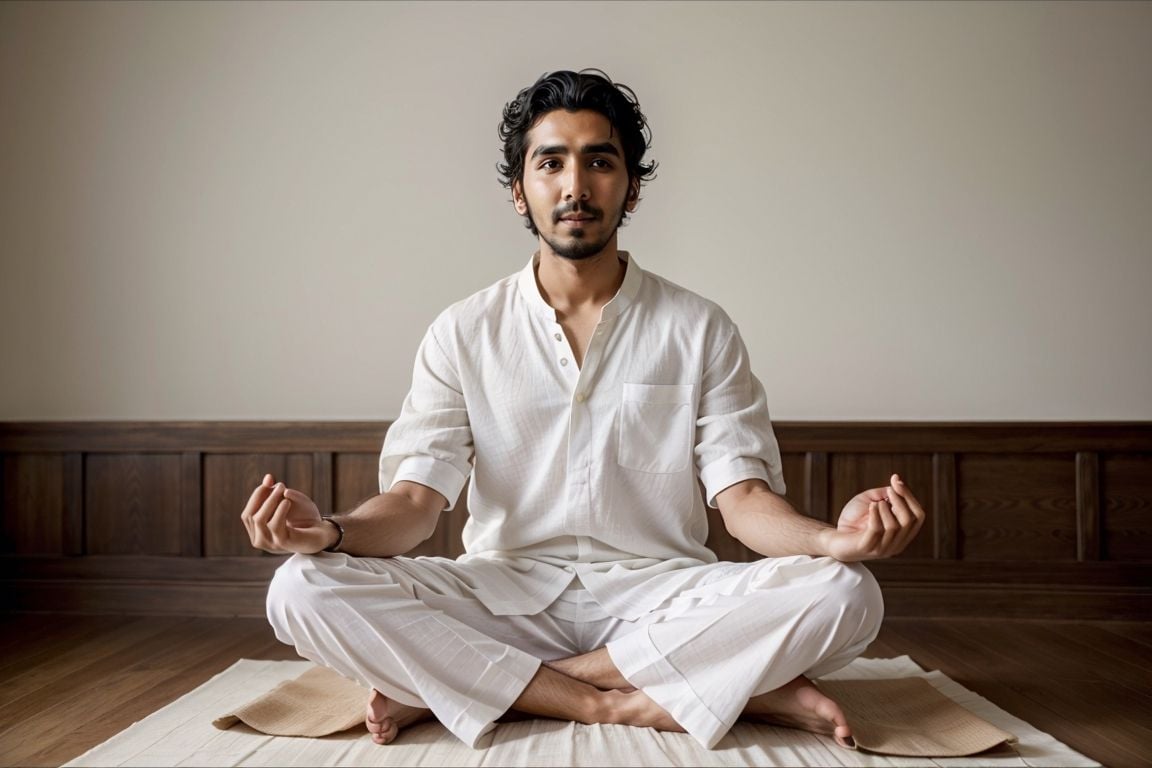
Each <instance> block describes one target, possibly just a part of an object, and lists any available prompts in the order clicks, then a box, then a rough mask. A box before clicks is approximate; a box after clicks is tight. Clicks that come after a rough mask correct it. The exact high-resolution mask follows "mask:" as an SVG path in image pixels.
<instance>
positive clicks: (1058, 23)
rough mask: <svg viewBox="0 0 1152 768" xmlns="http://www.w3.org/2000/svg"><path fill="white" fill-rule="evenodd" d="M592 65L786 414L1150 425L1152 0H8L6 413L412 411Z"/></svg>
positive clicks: (3, 146) (497, 270)
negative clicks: (525, 112) (507, 184)
mask: <svg viewBox="0 0 1152 768" xmlns="http://www.w3.org/2000/svg"><path fill="white" fill-rule="evenodd" d="M585 66H598V67H601V68H604V69H605V70H607V71H608V72H609V74H611V75H612V76H613V77H615V78H616V79H618V80H620V81H623V82H625V83H627V84H629V85H630V86H632V87H633V88H634V89H635V90H636V91H637V92H638V94H639V95H640V99H641V104H642V105H643V107H644V110H645V112H646V113H647V115H648V117H649V118H650V120H651V122H652V126H653V132H654V145H653V154H654V156H655V157H656V159H658V160H659V161H660V163H661V166H660V171H659V178H658V179H657V180H656V181H655V182H654V183H653V184H652V185H651V186H650V187H649V188H647V190H646V192H645V193H644V201H643V203H642V205H641V208H640V210H639V212H638V213H637V215H636V216H635V218H634V220H633V222H632V224H631V225H630V226H629V227H628V228H627V229H626V230H624V232H623V234H622V245H623V246H624V247H626V248H628V249H630V250H631V251H632V252H633V253H634V254H635V255H636V257H637V259H638V261H639V262H640V263H641V264H642V265H643V266H645V267H647V268H649V269H653V270H655V271H658V272H660V273H662V274H664V275H665V276H667V277H669V278H670V279H672V280H674V281H676V282H679V283H681V284H684V285H687V286H689V287H691V288H693V289H695V290H697V291H698V292H700V293H703V294H704V295H706V296H708V297H710V298H713V299H715V300H717V301H718V302H720V303H721V304H722V305H723V306H725V307H726V308H727V309H728V311H729V313H730V314H731V315H732V316H733V317H734V318H735V319H736V321H737V322H738V323H739V324H740V327H741V329H742V331H743V334H744V337H745V339H746V341H747V343H748V346H749V348H750V350H751V353H752V357H753V361H754V367H755V370H756V371H757V373H758V375H759V376H760V377H761V379H762V380H763V381H764V383H765V385H766V387H767V389H768V392H769V400H770V403H771V405H772V409H773V414H774V416H775V417H776V418H779V419H894V420H906V419H945V420H951V419H956V420H981V419H1085V420H1094V419H1123V420H1130V419H1141V420H1147V419H1152V302H1149V301H1148V298H1147V297H1148V291H1149V288H1150V287H1152V141H1150V139H1149V137H1152V4H1148V3H1121V4H1108V3H1085V4H1078V3H1004V4H995V3H979V4H956V5H953V4H944V3H923V4H912V3H894V4H891V5H888V4H864V3H849V4H843V5H841V4H834V3H812V4H795V5H793V4H763V5H762V4H754V3H733V4H724V3H699V4H696V3H669V4H661V3H655V2H639V3H634V4H633V3H609V4H597V3H565V2H553V3H525V4H521V3H487V2H485V3H477V4H455V3H412V4H403V3H384V4H379V5H369V4H363V3H352V4H347V5H338V4H316V5H312V4H305V3H292V4H288V3H285V4H273V3H267V4H265V3H254V4H239V3H209V4H187V5H184V4H175V3H124V4H100V3H91V4H88V3H84V4H79V5H72V4H65V3H33V4H28V5H25V4H16V3H3V4H0V329H2V330H0V419H31V420H38V419H345V418H348V419H378V418H391V417H394V416H395V415H396V414H397V413H398V411H399V407H400V402H401V400H402V398H403V396H404V393H405V391H406V389H407V385H408V377H409V372H410V364H411V359H412V355H413V352H414V351H415V348H416V344H417V343H418V341H419V338H420V336H421V335H422V333H423V330H424V328H425V327H426V326H427V324H428V322H430V321H431V319H432V318H433V317H434V316H435V314H436V313H437V312H438V311H439V310H440V309H441V308H443V307H444V306H445V305H447V304H448V303H450V302H452V301H454V300H456V299H458V298H461V297H463V296H465V295H467V294H468V293H471V292H472V291H474V290H477V289H479V288H482V287H484V286H486V285H488V284H489V283H491V282H492V281H494V280H496V279H498V278H499V277H501V276H503V275H505V274H507V273H509V272H511V271H514V270H516V269H518V268H519V267H520V266H521V265H522V264H523V263H524V262H525V261H526V259H527V258H528V256H529V254H530V252H531V250H532V248H533V242H532V240H531V239H530V237H529V236H528V234H527V232H526V231H525V230H523V229H522V227H521V225H520V222H519V219H518V218H517V217H516V216H515V214H514V212H513V211H512V209H511V206H510V205H509V204H508V202H507V200H508V196H507V193H506V192H505V191H504V190H503V189H502V188H501V187H500V186H499V185H498V184H497V181H496V173H495V170H494V165H495V163H496V162H497V161H498V160H499V153H498V140H497V136H496V123H497V121H498V118H499V111H500V108H501V106H502V105H503V103H504V102H505V101H507V100H508V99H509V98H510V97H511V96H512V95H513V94H514V93H515V92H516V90H517V89H518V88H520V87H521V86H523V85H526V84H528V83H529V82H531V81H532V80H533V79H534V78H535V77H536V76H538V75H539V74H541V73H542V72H544V71H546V70H552V69H559V68H580V67H585Z"/></svg>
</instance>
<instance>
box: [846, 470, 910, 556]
mask: <svg viewBox="0 0 1152 768" xmlns="http://www.w3.org/2000/svg"><path fill="white" fill-rule="evenodd" d="M924 517H925V515H924V508H923V507H921V506H920V502H919V501H917V500H916V497H915V496H913V495H912V491H911V489H909V488H908V486H907V485H905V484H904V481H903V480H901V479H900V476H899V475H892V480H891V485H889V486H888V487H887V488H870V489H869V490H867V491H863V492H861V493H858V494H856V496H854V497H853V498H852V499H851V500H850V501H849V502H848V503H847V504H845V505H844V510H843V511H842V512H841V513H840V519H839V521H838V522H837V523H836V528H835V529H828V532H827V534H825V535H826V541H825V543H826V549H827V552H828V554H829V555H831V556H832V557H834V558H836V559H837V560H841V561H843V562H846V563H851V562H857V561H860V560H879V559H881V558H885V557H892V556H893V555H898V554H900V553H901V552H903V551H904V548H905V547H907V546H908V543H909V542H911V541H912V539H914V538H915V537H916V534H917V533H919V532H920V526H922V525H923V524H924Z"/></svg>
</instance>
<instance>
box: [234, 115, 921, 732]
mask: <svg viewBox="0 0 1152 768" xmlns="http://www.w3.org/2000/svg"><path fill="white" fill-rule="evenodd" d="M528 138H529V141H528V149H527V153H526V160H525V167H524V175H523V178H522V179H520V180H517V181H516V182H514V183H513V185H512V198H513V205H514V206H515V208H516V211H517V212H518V213H520V214H521V215H524V216H532V220H533V223H534V224H535V225H536V227H537V229H538V230H539V241H540V259H539V266H538V268H537V273H536V279H537V284H538V285H539V287H540V291H541V294H542V295H543V296H544V298H545V299H546V300H547V302H548V303H549V304H550V305H551V306H552V307H553V308H554V309H555V310H556V313H557V318H558V320H559V322H560V324H561V326H562V327H563V328H564V332H565V333H566V334H567V335H568V340H569V343H570V344H571V345H572V349H573V351H574V353H575V354H576V356H577V360H576V363H577V364H578V365H579V364H581V363H582V362H583V358H584V353H585V351H586V350H587V348H588V342H589V340H590V338H591V335H592V332H593V330H594V329H595V327H596V325H597V323H598V322H599V319H600V310H601V309H602V308H603V306H604V305H605V304H607V303H608V301H610V300H611V299H612V297H613V296H615V295H616V292H617V291H618V290H619V288H620V285H621V283H622V282H623V280H624V270H625V266H624V264H623V263H622V262H621V261H620V259H619V253H618V249H617V228H618V226H619V224H620V218H621V216H622V215H623V212H624V211H629V212H631V211H634V210H635V209H636V205H637V202H638V200H639V190H640V185H639V181H638V180H637V179H630V178H629V176H628V173H627V169H626V167H625V165H624V161H623V157H624V150H623V147H622V145H621V144H620V141H619V138H618V137H617V135H616V132H615V131H613V130H612V126H611V125H610V123H609V122H608V120H607V119H606V118H604V117H603V116H602V115H600V114H598V113H595V112H591V111H578V112H566V111H563V110H556V111H553V112H549V113H547V114H546V115H544V116H543V117H541V118H540V119H539V120H538V121H537V122H536V124H534V126H533V127H532V129H531V130H530V131H529V134H528ZM716 502H717V505H718V506H719V508H720V514H721V516H722V518H723V520H724V524H725V526H726V528H727V530H728V532H729V533H730V534H731V535H732V536H733V537H734V538H736V539H737V540H738V541H740V542H741V543H743V544H744V545H745V546H747V547H748V548H749V549H751V550H753V551H755V552H758V553H759V554H761V555H764V556H766V557H779V556H786V555H797V554H804V555H812V556H816V557H822V556H828V557H834V558H836V559H838V560H841V561H843V562H858V561H864V560H874V559H880V558H887V557H892V556H894V555H897V554H899V553H900V552H902V551H903V550H904V548H905V547H907V545H908V543H909V542H911V541H912V539H913V538H914V537H915V536H916V534H917V533H918V532H919V531H920V528H921V527H922V525H923V523H924V519H925V514H924V509H923V507H922V506H921V505H920V503H919V501H918V500H917V499H916V497H915V496H914V495H913V494H912V491H911V489H909V488H908V487H907V486H906V485H905V484H904V482H903V480H901V479H900V478H899V476H898V475H892V477H891V480H890V484H889V485H888V487H886V488H871V489H868V490H865V491H863V492H861V493H859V494H857V495H856V496H855V497H854V498H853V499H851V500H850V501H849V502H848V503H847V504H846V505H845V507H844V509H843V511H842V512H841V513H840V517H839V519H838V520H837V523H836V525H835V526H831V525H828V524H827V523H823V522H820V521H817V520H813V519H812V518H809V517H807V516H805V515H801V514H799V513H798V512H797V511H796V510H795V509H793V508H792V506H791V505H790V504H789V503H788V502H787V500H786V499H784V498H783V497H782V496H780V495H778V494H776V493H773V492H772V491H771V490H770V489H769V488H768V486H767V484H765V483H764V482H763V481H760V480H746V481H744V482H741V483H737V484H735V485H733V486H731V487H729V488H727V489H725V490H724V491H722V492H720V493H719V494H718V495H717V497H716ZM447 503H448V502H447V500H446V499H445V498H444V497H443V496H442V495H441V494H439V493H437V492H436V491H433V490H432V489H430V488H427V487H425V486H422V485H420V484H418V483H411V482H400V483H397V484H396V485H395V486H394V487H393V488H392V489H391V490H390V491H388V492H386V493H382V494H379V495H378V496H375V497H372V498H370V499H368V500H367V501H365V502H363V503H362V504H361V505H359V506H358V507H356V508H355V509H353V510H352V511H350V512H347V513H345V514H343V515H341V516H340V523H341V525H342V526H343V527H344V531H345V533H344V540H343V542H342V543H341V550H342V551H345V552H348V553H349V554H354V555H360V556H371V557H391V556H393V555H401V554H404V553H406V552H408V551H410V550H411V549H412V548H414V547H415V546H417V545H418V544H420V543H421V542H423V541H424V540H426V539H427V538H428V537H429V536H431V535H432V532H433V531H434V530H435V528H436V522H437V519H438V518H439V516H440V513H441V512H442V511H443V510H444V509H445V508H446V507H447ZM241 520H242V521H243V523H244V526H245V529H246V530H247V532H248V536H249V539H250V540H251V542H252V545H253V546H254V547H257V548H259V549H263V550H266V551H269V552H275V553H287V552H300V553H305V554H312V553H316V552H319V551H321V550H323V549H325V548H326V547H328V546H330V545H332V544H334V543H335V541H336V539H337V536H338V534H337V531H336V528H335V526H333V525H331V524H330V523H328V522H325V521H324V520H322V519H321V517H320V512H319V510H318V509H317V507H316V505H315V503H313V501H312V500H311V499H310V498H308V496H306V495H305V494H303V493H300V492H299V491H297V490H294V489H290V488H286V487H285V486H284V484H283V483H278V482H276V481H275V478H273V477H272V476H271V475H266V476H265V477H264V479H263V481H262V482H261V484H260V485H259V486H258V487H257V488H256V489H255V490H254V491H253V493H252V496H251V497H250V498H249V500H248V504H247V506H246V507H245V508H244V511H243V513H242V514H241ZM512 709H513V710H514V711H516V712H520V713H524V714H527V715H533V716H539V717H552V718H557V719H561V720H569V721H574V722H580V723H589V724H591V723H615V724H623V725H633V726H641V727H651V728H657V729H659V730H667V731H681V730H683V729H682V728H680V726H679V725H678V724H677V723H676V722H675V720H673V719H672V718H671V716H670V715H669V714H668V713H667V712H666V711H665V710H664V709H662V708H661V707H660V706H659V705H657V704H656V703H655V702H654V701H652V700H651V699H650V698H648V697H647V696H646V695H645V694H644V693H643V692H642V691H638V690H636V689H634V688H633V687H632V686H631V685H630V684H629V682H628V681H627V680H626V679H625V678H624V677H623V676H622V675H621V674H620V671H619V670H618V669H616V667H615V666H614V665H613V663H612V660H611V658H610V657H609V655H608V652H607V650H606V649H604V648H600V649H597V650H595V651H592V652H590V653H586V654H582V655H580V656H575V657H572V658H570V659H559V660H555V661H549V662H547V663H545V664H544V665H542V666H541V667H540V669H539V671H538V672H537V673H536V675H535V676H534V677H533V678H532V680H531V681H530V682H529V684H528V686H527V687H526V688H525V689H524V691H523V692H522V693H521V695H520V697H519V698H518V699H517V700H516V701H515V702H514V704H513V706H512ZM431 716H432V715H431V712H430V711H429V710H427V709H421V708H416V707H407V706H403V705H400V704H399V703H398V702H394V701H391V700H389V699H388V698H386V697H385V696H384V695H382V694H381V693H380V692H379V691H375V690H374V691H372V694H371V696H370V698H369V700H368V702H367V705H366V710H365V724H366V725H367V727H368V731H369V732H370V733H371V734H372V739H373V741H375V742H376V743H377V744H387V743H390V742H391V741H393V740H394V739H395V738H396V736H397V734H398V733H399V732H400V730H401V729H402V728H405V727H407V726H409V725H412V724H414V723H417V722H420V721H422V720H425V719H428V718H429V717H431ZM744 716H745V717H748V718H750V719H756V720H763V721H766V722H772V723H776V724H780V725H786V726H790V727H795V728H802V729H804V730H808V731H813V732H817V733H824V734H829V735H833V736H834V737H835V738H836V740H837V741H838V742H839V743H841V744H842V745H844V746H852V745H853V742H852V737H851V733H852V731H851V726H850V725H849V723H848V722H847V719H846V718H845V716H844V713H843V711H842V710H841V709H840V707H839V705H837V704H836V702H834V701H833V700H832V699H830V698H828V697H827V696H825V695H824V694H822V693H821V692H820V691H819V690H818V689H817V688H816V687H815V686H814V685H813V684H812V683H811V681H809V680H808V679H807V678H805V677H803V676H800V677H797V678H795V679H794V680H792V681H790V682H789V683H787V684H786V685H784V686H781V687H780V688H778V689H776V690H774V691H770V692H768V693H766V694H763V695H761V696H757V697H755V698H753V699H751V700H749V702H748V704H747V706H746V708H745V710H744Z"/></svg>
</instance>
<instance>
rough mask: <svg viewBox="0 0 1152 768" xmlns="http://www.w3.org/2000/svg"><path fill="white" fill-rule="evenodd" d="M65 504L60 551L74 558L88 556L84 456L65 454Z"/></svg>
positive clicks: (71, 452) (73, 452)
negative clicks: (85, 525) (85, 530)
mask: <svg viewBox="0 0 1152 768" xmlns="http://www.w3.org/2000/svg"><path fill="white" fill-rule="evenodd" d="M63 471H64V504H63V510H62V519H61V528H60V549H61V551H62V552H63V553H64V554H66V555H70V556H73V557H76V556H80V555H83V554H86V552H85V548H84V541H85V536H84V454H82V453H77V452H75V451H70V452H68V453H65V454H64V467H63Z"/></svg>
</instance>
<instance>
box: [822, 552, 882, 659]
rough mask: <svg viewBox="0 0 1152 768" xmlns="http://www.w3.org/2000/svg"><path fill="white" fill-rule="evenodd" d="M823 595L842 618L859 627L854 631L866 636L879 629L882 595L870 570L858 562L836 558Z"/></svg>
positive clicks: (874, 633)
mask: <svg viewBox="0 0 1152 768" xmlns="http://www.w3.org/2000/svg"><path fill="white" fill-rule="evenodd" d="M830 567H831V568H832V569H833V571H834V573H833V575H832V579H831V580H830V583H829V589H828V591H827V592H826V593H825V599H826V600H827V601H828V603H829V607H831V608H832V609H833V610H834V611H835V612H836V613H837V614H839V615H840V616H841V617H842V619H841V620H842V621H844V622H847V623H848V624H850V625H855V626H857V627H858V629H857V632H856V634H857V635H866V636H867V637H868V639H869V640H871V639H872V638H874V637H875V636H876V634H877V633H878V632H879V631H880V622H881V621H882V620H883V619H884V596H883V595H882V594H881V592H880V584H879V583H878V582H877V581H876V577H875V576H873V575H872V572H871V571H870V570H868V569H867V568H866V567H864V566H863V565H861V564H860V563H840V562H836V563H834V564H833V565H831V566H830Z"/></svg>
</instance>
